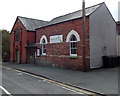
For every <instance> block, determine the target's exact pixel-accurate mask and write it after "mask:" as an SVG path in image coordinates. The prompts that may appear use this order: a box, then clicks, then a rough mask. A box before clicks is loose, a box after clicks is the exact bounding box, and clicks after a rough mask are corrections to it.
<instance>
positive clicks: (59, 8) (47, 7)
mask: <svg viewBox="0 0 120 96" xmlns="http://www.w3.org/2000/svg"><path fill="white" fill-rule="evenodd" d="M85 1H86V7H89V6H92V5H95V4H98V3H101V2H105V3H106V5H107V7H108V9H109V10H110V12H111V14H112V15H113V18H114V19H115V20H116V21H117V20H118V2H119V1H120V0H85ZM81 9H82V0H0V29H7V30H8V31H11V29H12V27H13V24H14V22H15V20H16V17H17V16H23V17H29V18H35V19H40V20H45V21H50V20H51V19H53V18H55V17H58V16H61V15H65V14H68V13H71V12H74V11H77V10H81Z"/></svg>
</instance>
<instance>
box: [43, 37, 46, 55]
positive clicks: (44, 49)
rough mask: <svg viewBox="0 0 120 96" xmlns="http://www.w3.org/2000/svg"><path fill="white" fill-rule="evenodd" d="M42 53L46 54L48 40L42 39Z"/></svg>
mask: <svg viewBox="0 0 120 96" xmlns="http://www.w3.org/2000/svg"><path fill="white" fill-rule="evenodd" d="M42 55H46V41H45V39H43V40H42Z"/></svg>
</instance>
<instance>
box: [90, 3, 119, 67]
mask: <svg viewBox="0 0 120 96" xmlns="http://www.w3.org/2000/svg"><path fill="white" fill-rule="evenodd" d="M89 25H90V68H98V67H102V66H103V63H102V56H103V55H116V53H117V52H116V51H117V50H116V24H115V21H114V19H113V18H112V16H111V15H110V13H109V11H108V9H107V7H106V5H105V4H102V6H100V7H99V8H98V9H97V10H96V11H95V12H94V13H92V14H91V15H90V24H89Z"/></svg>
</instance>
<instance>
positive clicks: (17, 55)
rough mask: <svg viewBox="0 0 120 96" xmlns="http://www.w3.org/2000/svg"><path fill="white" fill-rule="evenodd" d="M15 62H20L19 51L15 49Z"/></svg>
mask: <svg viewBox="0 0 120 96" xmlns="http://www.w3.org/2000/svg"><path fill="white" fill-rule="evenodd" d="M16 62H17V63H20V51H19V50H16Z"/></svg>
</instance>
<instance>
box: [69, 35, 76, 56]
mask: <svg viewBox="0 0 120 96" xmlns="http://www.w3.org/2000/svg"><path fill="white" fill-rule="evenodd" d="M70 56H77V38H76V36H75V35H71V38H70Z"/></svg>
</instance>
